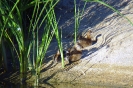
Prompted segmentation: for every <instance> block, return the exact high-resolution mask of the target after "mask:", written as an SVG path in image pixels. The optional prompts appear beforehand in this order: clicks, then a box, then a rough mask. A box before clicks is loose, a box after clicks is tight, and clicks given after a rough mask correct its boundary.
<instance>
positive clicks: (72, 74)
mask: <svg viewBox="0 0 133 88" xmlns="http://www.w3.org/2000/svg"><path fill="white" fill-rule="evenodd" d="M110 1H111V0H110ZM124 3H125V4H124ZM126 3H128V4H126ZM132 3H133V1H132V0H131V1H128V0H125V1H121V0H120V2H119V3H117V4H116V5H119V6H121V5H122V6H123V5H125V6H123V8H121V9H120V11H121V12H122V14H124V16H126V17H129V19H130V20H131V21H132V22H133V15H132V12H133V8H131V7H132ZM92 8H95V5H91V6H90V7H88V8H86V9H85V13H84V14H83V20H82V22H81V24H80V27H79V29H80V30H79V31H80V32H81V30H82V32H83V30H85V28H89V30H92V31H93V36H94V39H95V36H97V35H98V34H101V36H100V37H99V38H98V41H97V43H96V44H94V45H92V46H88V47H85V48H84V49H83V54H82V58H81V60H82V62H81V63H80V64H78V65H76V66H75V67H73V68H72V69H70V71H68V72H64V73H59V74H61V75H62V77H61V78H60V79H58V81H59V82H72V81H73V80H75V81H74V82H75V83H90V84H93V83H94V84H95V83H96V84H105V85H106V84H108V85H128V86H132V83H133V80H132V78H133V26H132V25H131V24H130V23H129V22H128V21H127V20H126V19H124V18H122V17H120V16H118V15H117V14H116V13H111V14H108V15H106V14H107V13H106V12H105V13H104V15H106V16H104V15H102V17H104V19H103V20H102V21H100V22H97V19H93V15H94V14H93V13H95V11H94V12H91V9H92ZM99 8H101V9H102V6H99ZM95 9H96V8H95ZM104 9H105V8H104ZM107 11H108V10H107ZM89 12H91V13H90V14H92V18H90V17H91V16H90V15H89ZM97 15H98V16H99V17H100V16H101V15H99V14H97ZM97 15H95V17H97ZM88 19H89V20H88ZM99 19H100V18H99ZM90 21H91V22H92V24H93V25H94V26H92V27H90V25H89V23H91V22H90ZM88 22H89V23H88ZM67 23H69V25H67ZM71 25H74V22H72V20H68V21H67V22H65V24H63V25H61V27H62V28H63V27H64V30H65V29H66V30H67V32H69V31H71V30H72V29H73V27H72V26H71ZM44 74H45V73H44ZM59 74H57V76H58V75H59ZM68 74H69V76H68ZM54 78H56V76H55V77H53V79H51V80H52V81H57V80H54ZM64 80H65V81H64ZM125 80H126V81H125Z"/></svg>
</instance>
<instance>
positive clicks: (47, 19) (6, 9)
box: [0, 0, 63, 81]
mask: <svg viewBox="0 0 133 88" xmlns="http://www.w3.org/2000/svg"><path fill="white" fill-rule="evenodd" d="M58 2H59V0H56V1H51V0H45V1H39V0H32V1H27V0H24V1H22V0H17V1H16V0H12V1H11V2H10V1H8V0H2V1H1V2H0V7H1V8H0V13H1V14H0V15H1V19H0V22H1V23H2V24H1V25H0V28H1V30H0V31H1V32H0V42H1V43H0V45H1V47H3V43H2V42H3V40H2V39H3V38H4V37H5V38H7V39H8V41H6V42H9V43H10V45H11V46H10V47H13V50H11V52H12V53H13V55H15V56H16V57H17V59H18V60H19V68H20V74H21V80H22V81H25V80H26V76H27V71H31V72H32V75H35V76H38V77H39V74H40V71H41V65H42V63H43V61H44V59H45V54H46V52H47V49H48V47H49V45H50V42H51V40H52V38H53V35H54V34H55V36H56V39H57V41H58V44H59V48H60V51H62V43H61V39H60V36H59V31H58V26H57V24H58V23H57V21H56V17H55V13H54V7H55V5H56V4H57V3H58ZM31 9H32V10H31ZM27 11H31V13H30V14H28V13H27ZM42 27H43V28H42ZM40 29H43V30H41V31H43V33H42V35H39V31H40ZM14 39H15V41H14ZM1 47H0V50H3V49H2V48H1ZM5 53H6V52H5V51H3V53H0V54H1V55H2V56H6V55H4V54H5ZM62 57H63V55H62ZM13 59H14V61H15V60H16V59H15V58H13ZM4 60H6V58H4ZM4 60H3V61H4ZM1 62H2V60H1Z"/></svg>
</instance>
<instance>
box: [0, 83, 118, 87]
mask: <svg viewBox="0 0 133 88" xmlns="http://www.w3.org/2000/svg"><path fill="white" fill-rule="evenodd" d="M0 88H120V87H118V86H117V87H115V86H100V85H99V86H98V85H97V86H96V85H89V84H71V83H56V84H49V83H45V84H39V86H38V87H37V86H31V85H30V84H26V83H25V84H21V83H20V84H13V83H8V82H6V83H5V82H0Z"/></svg>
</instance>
